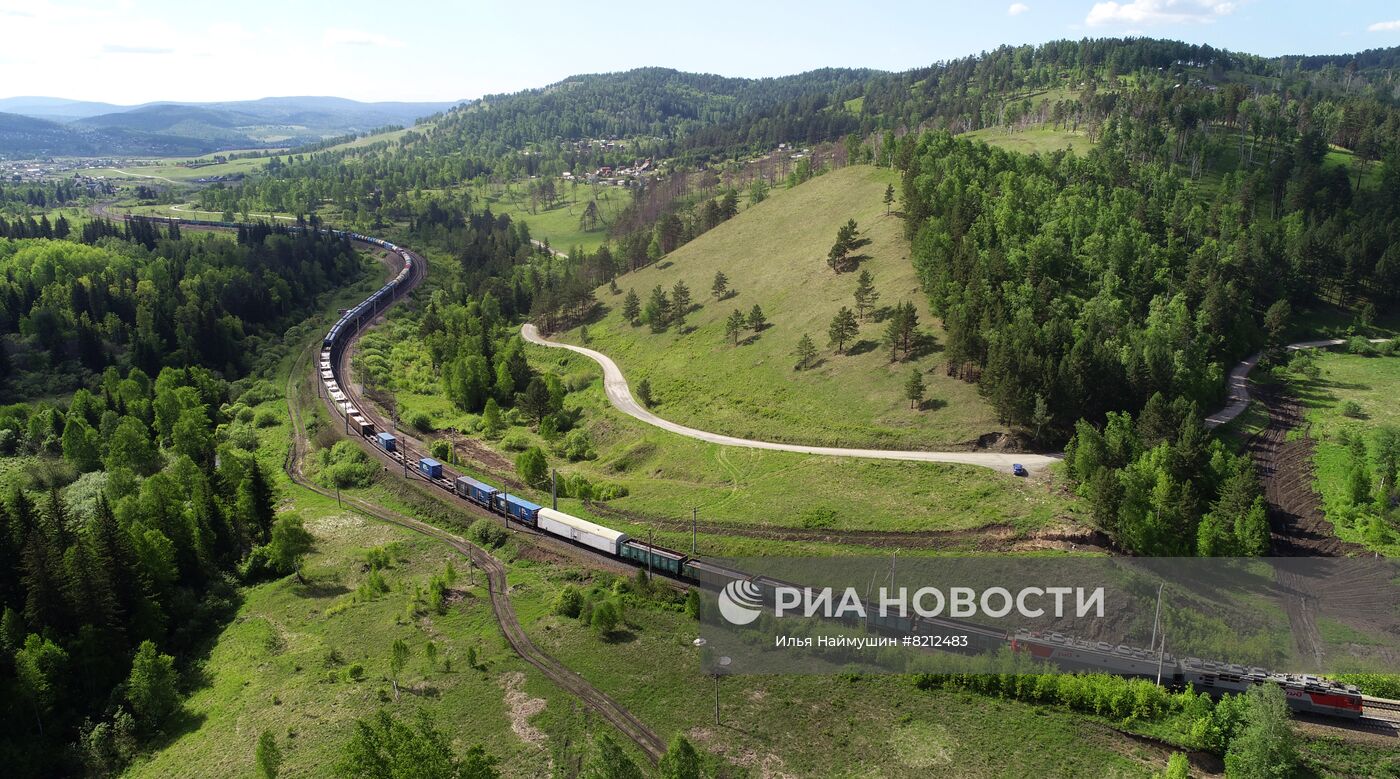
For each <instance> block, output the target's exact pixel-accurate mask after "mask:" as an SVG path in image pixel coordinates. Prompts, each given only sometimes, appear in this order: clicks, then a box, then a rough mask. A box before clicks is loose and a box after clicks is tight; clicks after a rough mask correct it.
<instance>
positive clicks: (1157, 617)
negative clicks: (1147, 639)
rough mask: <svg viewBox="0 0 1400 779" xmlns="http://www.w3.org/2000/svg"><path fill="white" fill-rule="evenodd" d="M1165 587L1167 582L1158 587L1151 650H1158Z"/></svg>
mask: <svg viewBox="0 0 1400 779" xmlns="http://www.w3.org/2000/svg"><path fill="white" fill-rule="evenodd" d="M1165 586H1167V583H1166V582H1162V583H1161V584H1159V585H1157V610H1156V611H1155V612H1153V614H1152V643H1151V644H1148V648H1149V649H1156V648H1157V624H1158V621H1159V620H1161V618H1162V588H1163V587H1165Z"/></svg>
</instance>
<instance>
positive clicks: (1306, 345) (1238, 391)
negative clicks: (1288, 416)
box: [1206, 338, 1390, 430]
mask: <svg viewBox="0 0 1400 779" xmlns="http://www.w3.org/2000/svg"><path fill="white" fill-rule="evenodd" d="M1369 340H1370V342H1371V343H1373V344H1379V343H1385V342H1386V341H1388V340H1390V339H1388V338H1371V339H1369ZM1344 343H1346V340H1345V339H1342V338H1324V339H1321V340H1317V341H1298V342H1297V343H1291V344H1289V345H1287V346H1285V347H1283V348H1284V349H1286V350H1287V351H1290V352H1296V351H1299V350H1302V349H1330V348H1331V347H1333V346H1341V345H1342V344H1344ZM1263 356H1264V353H1263V352H1255V353H1254V354H1251V355H1250V356H1249V357H1246V358H1245V359H1243V360H1240V362H1239V364H1238V365H1236V366H1235V367H1234V368H1233V369H1231V371H1230V378H1229V380H1228V387H1227V391H1228V393H1229V394H1228V395H1227V396H1226V400H1225V407H1224V408H1222V409H1220V410H1219V411H1217V412H1215V413H1214V414H1211V415H1210V416H1208V417H1206V429H1207V430H1210V429H1213V428H1216V427H1219V426H1221V425H1223V424H1226V423H1228V422H1233V421H1234V420H1235V418H1236V417H1238V416H1239V415H1240V414H1243V413H1244V410H1245V409H1247V408H1249V401H1250V397H1249V372H1250V371H1252V370H1254V366H1255V365H1257V364H1258V363H1259V358H1260V357H1263Z"/></svg>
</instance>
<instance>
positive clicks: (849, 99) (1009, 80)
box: [681, 38, 1400, 153]
mask: <svg viewBox="0 0 1400 779" xmlns="http://www.w3.org/2000/svg"><path fill="white" fill-rule="evenodd" d="M1397 68H1400V47H1392V48H1388V49H1371V50H1367V51H1363V52H1360V53H1358V54H1338V55H1326V56H1306V57H1305V56H1284V57H1259V56H1256V55H1252V54H1245V53H1240V52H1232V51H1227V50H1224V49H1217V48H1214V47H1211V46H1202V45H1194V44H1187V43H1181V42H1179V41H1167V40H1154V39H1148V38H1128V39H1122V38H1103V39H1093V40H1091V39H1085V40H1080V41H1068V40H1064V41H1052V42H1050V43H1046V44H1043V45H1039V46H1002V47H999V48H997V49H995V50H993V51H990V52H984V53H982V54H978V55H974V56H970V57H963V58H961V59H956V60H952V61H949V62H944V63H938V64H935V65H932V66H930V67H926V68H916V69H914V70H909V71H904V72H901V73H885V74H874V75H872V76H871V77H870V78H869V79H867V80H866V81H864V82H863V83H862V84H860V85H859V86H858V87H850V86H847V87H845V88H843V89H841V90H840V91H833V92H831V93H828V94H827V95H825V96H820V97H819V96H815V95H804V96H802V97H801V98H797V99H790V100H786V101H782V102H778V103H774V104H772V105H770V106H767V107H763V108H759V109H757V110H754V111H751V112H748V113H746V114H744V115H742V116H740V117H738V118H736V119H734V120H732V121H727V122H720V123H714V124H710V125H708V126H706V127H703V128H698V129H696V130H695V131H693V132H691V133H690V134H689V135H688V136H687V137H686V138H685V139H683V141H682V143H681V145H682V147H683V148H684V149H685V150H686V151H688V152H690V153H715V152H722V151H724V150H727V149H733V148H735V147H752V148H766V147H771V146H773V145H776V144H777V143H779V142H782V141H787V142H797V143H815V142H818V141H823V140H832V139H835V138H839V137H841V136H842V135H846V134H855V135H865V134H869V133H872V132H880V131H885V130H894V129H899V128H918V127H923V128H931V127H936V128H941V129H947V130H950V131H952V132H955V133H956V132H968V131H971V130H978V129H982V128H985V127H995V126H999V125H1006V126H1011V125H1015V124H1018V123H1019V122H1022V121H1023V120H1026V119H1033V120H1038V121H1040V122H1044V121H1046V120H1048V119H1050V118H1051V117H1050V116H1045V115H1036V114H1037V112H1038V111H1040V110H1041V105H1042V104H1043V105H1044V106H1045V109H1044V110H1046V111H1056V112H1058V117H1063V118H1067V119H1069V120H1072V121H1073V120H1080V121H1083V122H1085V123H1089V122H1094V121H1097V120H1099V119H1101V118H1102V117H1103V116H1104V115H1106V114H1107V113H1108V112H1109V111H1111V110H1112V108H1113V104H1114V102H1115V100H1116V99H1117V97H1118V96H1120V95H1124V94H1131V93H1135V92H1136V93H1149V92H1150V93H1153V95H1154V99H1155V100H1156V101H1157V102H1158V103H1159V104H1160V105H1165V106H1171V107H1173V108H1176V107H1177V106H1185V105H1189V104H1190V102H1191V101H1192V99H1193V98H1194V97H1195V96H1196V95H1199V94H1200V93H1203V92H1205V93H1213V92H1216V91H1222V90H1226V91H1229V92H1231V93H1232V94H1235V95H1238V96H1240V98H1242V97H1244V96H1250V95H1253V94H1257V93H1261V92H1265V93H1275V94H1279V95H1284V96H1287V97H1288V98H1291V99H1294V100H1299V99H1309V100H1313V101H1317V100H1323V99H1332V100H1341V99H1346V100H1353V101H1356V100H1359V101H1367V102H1374V103H1383V104H1391V105H1393V104H1395V103H1396V102H1398V101H1400V74H1397ZM1238 99H1239V98H1237V99H1236V102H1238ZM813 106H829V107H830V108H829V109H828V110H827V111H825V112H813V111H812V110H811V108H812V107H813ZM1209 118H1211V117H1209V116H1202V115H1200V114H1198V113H1195V112H1192V111H1189V110H1187V111H1181V112H1178V115H1177V116H1175V117H1173V119H1174V121H1176V123H1177V125H1178V126H1185V125H1189V124H1191V123H1193V122H1195V121H1198V120H1202V119H1209Z"/></svg>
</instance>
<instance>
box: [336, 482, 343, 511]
mask: <svg viewBox="0 0 1400 779" xmlns="http://www.w3.org/2000/svg"><path fill="white" fill-rule="evenodd" d="M335 506H336V508H343V506H341V505H340V485H339V484H337V485H335Z"/></svg>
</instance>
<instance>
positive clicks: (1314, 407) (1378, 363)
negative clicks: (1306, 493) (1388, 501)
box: [1288, 351, 1400, 557]
mask: <svg viewBox="0 0 1400 779" xmlns="http://www.w3.org/2000/svg"><path fill="white" fill-rule="evenodd" d="M1316 364H1317V367H1318V369H1319V371H1320V373H1319V376H1318V378H1316V379H1312V378H1308V377H1307V376H1304V375H1301V374H1299V373H1296V372H1290V373H1289V374H1288V376H1289V379H1290V382H1289V383H1290V386H1291V389H1292V390H1293V391H1294V393H1296V394H1297V396H1298V397H1299V398H1300V399H1301V400H1302V402H1303V404H1304V405H1305V406H1306V407H1307V409H1308V410H1307V420H1308V425H1309V428H1308V430H1309V435H1311V436H1312V438H1313V439H1314V441H1316V443H1317V448H1316V452H1315V453H1314V464H1315V466H1316V468H1317V481H1316V485H1317V489H1318V491H1319V492H1320V493H1322V500H1323V510H1324V511H1325V512H1326V514H1327V518H1328V519H1329V520H1331V521H1332V524H1333V526H1334V527H1335V528H1336V533H1337V536H1338V537H1339V538H1341V539H1343V540H1345V541H1352V542H1354V543H1358V544H1362V545H1364V546H1366V547H1367V548H1370V549H1374V550H1376V551H1378V552H1381V553H1383V554H1386V555H1388V556H1392V557H1395V556H1400V534H1398V533H1397V530H1396V527H1395V525H1394V520H1393V519H1392V520H1391V521H1390V523H1388V524H1389V529H1388V531H1386V532H1382V533H1381V534H1380V535H1379V536H1378V535H1377V534H1376V533H1375V532H1374V531H1372V530H1370V529H1369V528H1367V527H1365V526H1359V525H1358V524H1357V523H1356V522H1354V521H1353V520H1352V517H1353V509H1352V507H1351V499H1350V497H1349V492H1348V485H1349V481H1348V480H1349V475H1350V473H1351V464H1352V456H1351V453H1350V449H1349V446H1348V444H1347V443H1346V441H1347V440H1349V439H1350V438H1352V437H1357V436H1359V437H1361V438H1362V439H1363V440H1365V442H1366V444H1367V453H1368V458H1369V465H1368V469H1367V470H1368V471H1369V472H1370V473H1371V474H1372V476H1371V478H1372V480H1373V484H1374V480H1375V479H1376V476H1375V467H1374V466H1375V454H1376V453H1375V438H1374V436H1375V431H1376V430H1377V428H1380V427H1382V426H1387V427H1400V408H1397V407H1396V405H1395V402H1394V393H1395V389H1394V388H1395V387H1396V386H1397V385H1400V358H1396V357H1363V356H1359V355H1354V354H1340V353H1336V352H1325V351H1318V352H1317V354H1316ZM1347 403H1354V404H1356V407H1357V408H1358V409H1359V414H1358V415H1356V416H1348V415H1346V414H1345V413H1343V405H1344V404H1347Z"/></svg>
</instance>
